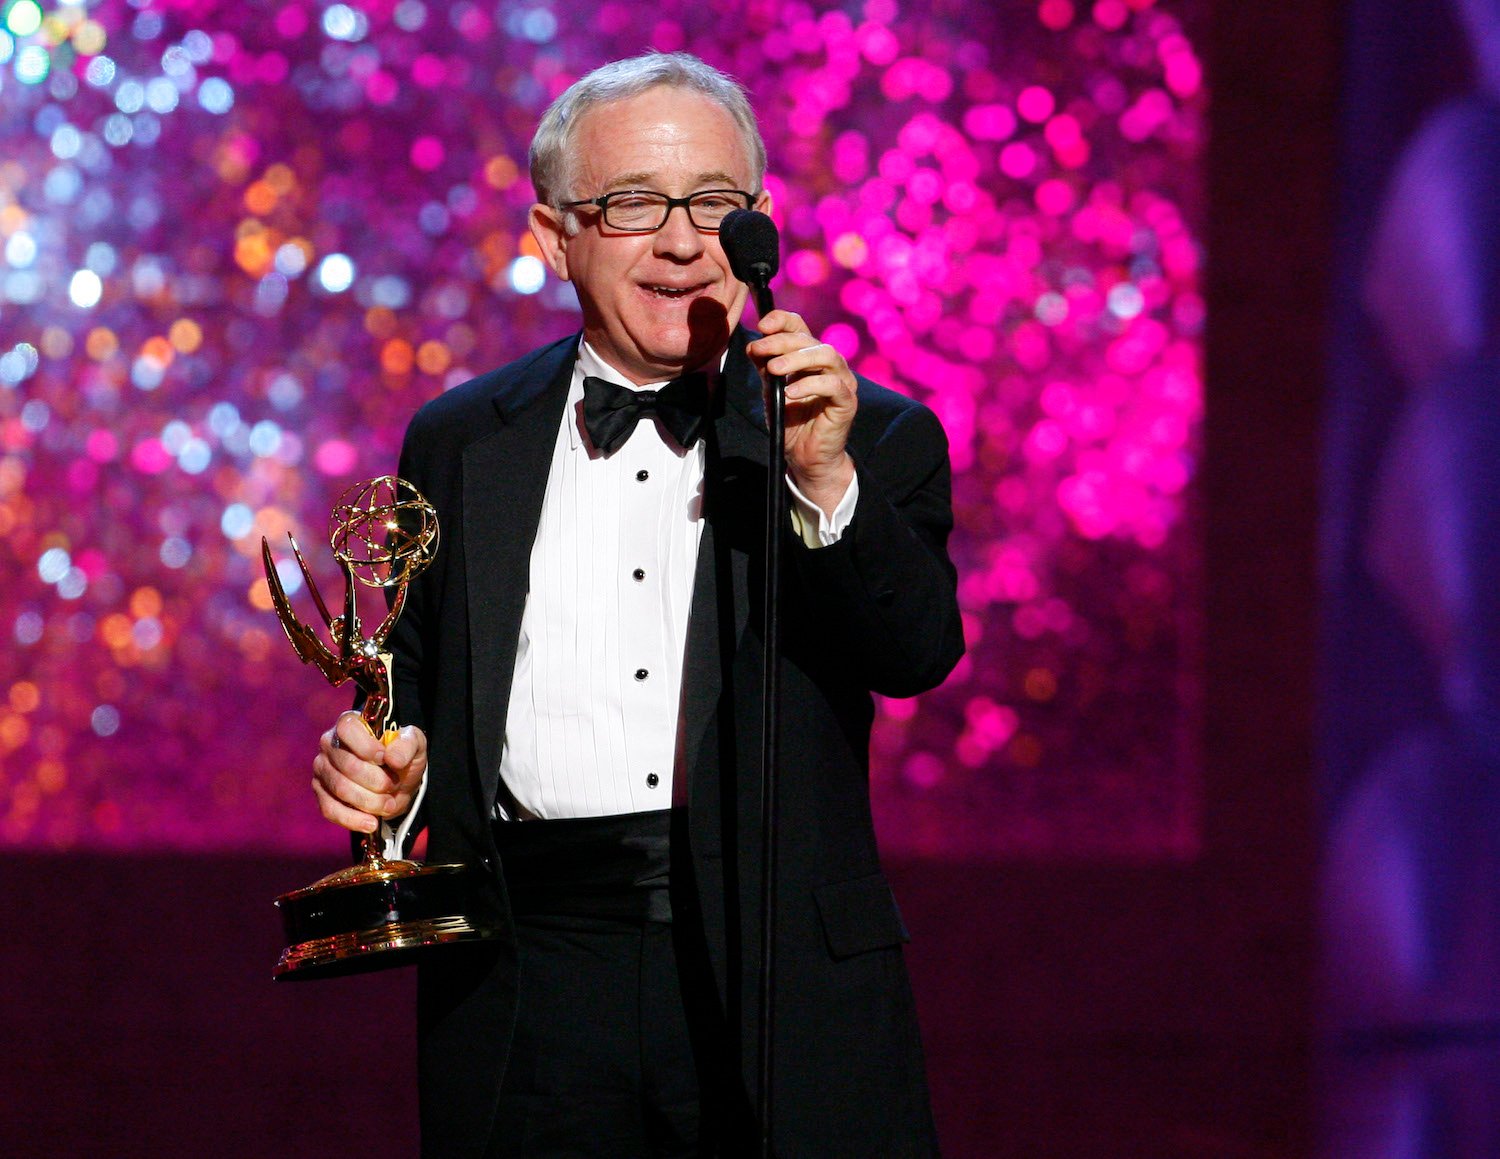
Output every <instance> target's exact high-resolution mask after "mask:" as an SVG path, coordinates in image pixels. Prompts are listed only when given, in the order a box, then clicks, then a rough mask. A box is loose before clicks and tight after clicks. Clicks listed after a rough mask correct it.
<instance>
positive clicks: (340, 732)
mask: <svg viewBox="0 0 1500 1159" xmlns="http://www.w3.org/2000/svg"><path fill="white" fill-rule="evenodd" d="M324 736H325V737H328V738H329V740H330V744H331V745H332V747H333V748H339V749H344V750H345V751H346V752H351V753H353V754H354V755H355V756H357V757H358V758H359V759H360V760H362V761H369V762H370V763H371V764H374V765H378V764H380V763H381V762H382V761H383V760H385V746H384V745H383V744H381V743H380V740H379V738H378V737H376V736H374V735H373V734H372V733H371V732H370V729H369V726H368V725H366V724H365V722H364V718H363V717H361V716H360V715H359V713H357V712H355V711H354V710H353V709H349V710H348V711H346V712H342V713H340V714H339V718H338V720H336V721H335V722H334V725H333V728H332V730H330V732H329V733H325V734H324Z"/></svg>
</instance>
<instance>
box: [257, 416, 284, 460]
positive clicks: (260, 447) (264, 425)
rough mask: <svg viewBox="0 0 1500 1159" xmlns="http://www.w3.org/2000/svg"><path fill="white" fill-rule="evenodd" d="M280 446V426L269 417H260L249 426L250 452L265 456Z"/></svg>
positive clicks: (272, 453) (271, 453) (274, 451)
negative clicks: (259, 419)
mask: <svg viewBox="0 0 1500 1159" xmlns="http://www.w3.org/2000/svg"><path fill="white" fill-rule="evenodd" d="M280 446H281V428H280V427H279V426H277V425H276V424H275V423H273V422H272V421H271V420H270V419H261V421H260V422H258V423H256V424H255V425H254V426H253V427H251V428H250V453H251V454H252V455H258V456H260V457H261V458H266V457H267V456H269V455H274V454H275V453H276V449H277V448H278V447H280Z"/></svg>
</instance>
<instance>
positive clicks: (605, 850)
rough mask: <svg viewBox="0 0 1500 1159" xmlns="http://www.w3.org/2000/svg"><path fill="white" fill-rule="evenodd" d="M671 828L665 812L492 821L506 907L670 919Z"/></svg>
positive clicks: (527, 913) (524, 912) (522, 913)
mask: <svg viewBox="0 0 1500 1159" xmlns="http://www.w3.org/2000/svg"><path fill="white" fill-rule="evenodd" d="M671 830H672V811H671V810H670V809H658V810H655V811H653V812H650V813H621V814H618V815H615V816H612V817H567V818H563V819H561V820H556V821H497V822H495V844H496V845H497V846H499V849H500V864H501V865H502V867H503V868H504V872H505V886H506V890H507V892H508V893H509V894H510V907H511V911H512V912H513V913H514V914H515V915H516V916H517V917H541V916H555V917H583V918H615V919H624V920H627V921H647V922H670V921H671V920H672V904H671V901H670V900H669V898H668V896H667V881H668V870H669V869H670V868H671Z"/></svg>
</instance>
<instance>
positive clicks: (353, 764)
mask: <svg viewBox="0 0 1500 1159" xmlns="http://www.w3.org/2000/svg"><path fill="white" fill-rule="evenodd" d="M357 727H358V728H359V729H360V731H361V732H363V731H364V725H362V724H361V725H359V726H357ZM361 747H363V748H364V749H365V751H369V750H368V746H361ZM374 756H375V757H377V758H378V759H379V760H381V761H382V762H383V761H384V759H385V748H384V746H382V745H380V744H379V742H376V752H375V753H374ZM318 761H322V762H325V763H326V764H327V766H328V767H329V769H330V770H332V771H333V772H335V773H337V774H339V775H340V776H342V777H345V778H347V779H348V780H350V781H353V782H354V783H355V784H357V785H363V786H364V787H365V788H367V789H370V790H371V791H372V792H376V793H389V792H390V791H391V790H392V789H393V788H394V787H395V784H396V778H395V777H394V776H392V775H391V773H390V772H388V771H387V770H386V768H385V767H384V765H383V764H375V763H373V762H371V761H369V760H366V759H365V758H364V757H361V756H359V755H358V754H357V753H356V752H354V750H352V749H350V748H348V747H346V746H345V745H344V744H343V742H342V740H341V737H340V734H339V733H337V732H333V731H331V730H330V731H329V732H325V733H324V734H323V736H322V738H321V743H320V744H319V746H318V756H317V758H316V759H315V760H314V762H313V767H314V768H316V767H317V763H318Z"/></svg>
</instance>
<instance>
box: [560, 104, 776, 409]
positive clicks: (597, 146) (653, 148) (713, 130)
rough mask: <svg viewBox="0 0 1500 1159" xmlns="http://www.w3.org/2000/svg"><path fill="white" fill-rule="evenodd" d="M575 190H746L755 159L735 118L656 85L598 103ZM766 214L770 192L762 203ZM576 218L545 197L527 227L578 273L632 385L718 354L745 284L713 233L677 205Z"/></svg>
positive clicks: (571, 277)
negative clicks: (644, 220) (653, 226)
mask: <svg viewBox="0 0 1500 1159" xmlns="http://www.w3.org/2000/svg"><path fill="white" fill-rule="evenodd" d="M574 143H575V149H576V155H575V157H574V163H573V188H571V189H569V190H568V191H567V193H568V196H567V198H566V199H567V200H574V199H581V198H586V197H599V196H601V195H602V194H605V193H611V192H613V191H615V190H618V189H649V190H653V191H655V192H657V193H665V194H667V195H668V196H670V197H686V196H688V195H689V194H692V193H696V192H699V191H700V190H704V189H744V190H748V191H750V192H752V193H753V192H755V190H754V187H753V185H752V184H751V163H750V156H749V153H748V151H747V150H746V148H745V143H744V140H743V137H742V135H741V133H740V130H739V127H738V126H737V125H736V124H735V122H734V118H733V117H731V116H730V115H729V113H728V112H727V111H726V110H725V109H723V108H722V107H721V106H720V105H718V104H716V103H714V102H713V101H711V100H710V99H708V98H707V97H705V96H702V95H701V94H699V93H695V92H692V91H691V90H687V89H678V88H668V87H658V88H654V89H650V90H648V91H647V92H644V93H642V94H640V95H639V96H636V97H631V98H629V99H627V100H623V101H615V102H613V103H611V104H608V105H600V106H598V107H597V108H594V109H592V110H590V111H589V112H588V113H586V114H585V115H584V118H583V120H581V121H580V122H579V124H578V130H577V134H576V136H575V138H574ZM756 208H757V209H759V210H761V211H762V212H765V211H767V210H768V209H769V208H770V198H769V197H768V196H762V198H761V200H760V201H758V202H757V203H756ZM577 223H578V225H579V226H580V227H581V228H580V229H579V231H578V232H577V233H575V234H571V235H570V234H569V233H568V232H567V230H566V228H565V225H566V220H565V215H560V214H559V213H558V212H557V211H556V210H553V209H551V208H549V207H547V206H544V205H536V206H533V207H532V210H531V231H532V234H533V235H534V236H535V237H536V239H537V241H538V242H539V243H540V245H541V247H542V252H543V255H544V256H545V258H546V259H547V264H548V265H550V266H551V267H552V270H553V272H554V273H556V274H557V276H558V277H560V278H563V279H565V280H566V281H570V282H572V283H573V287H574V289H575V290H577V292H578V301H579V304H580V305H581V306H582V307H583V326H584V337H585V338H587V339H588V341H589V344H590V345H591V346H593V347H594V349H595V350H596V351H597V352H598V353H599V355H600V356H601V357H602V358H604V360H605V361H607V362H608V363H610V365H612V366H614V367H615V368H616V369H617V370H619V371H621V372H622V373H624V374H625V375H627V376H628V377H629V378H630V380H631V381H632V382H634V383H637V384H640V383H646V382H659V381H661V380H662V379H667V378H672V377H674V376H675V375H677V374H679V373H681V372H682V371H684V370H693V369H696V368H698V367H700V366H703V365H704V364H706V363H708V362H710V361H711V360H713V359H714V358H716V357H717V356H718V355H719V354H720V353H721V352H722V351H723V349H724V346H725V344H726V343H727V342H728V340H729V332H730V330H732V329H733V328H734V326H735V324H736V323H738V322H739V318H740V312H741V311H742V310H743V309H744V306H745V297H746V293H747V291H746V288H745V285H744V283H743V282H741V281H739V280H738V279H737V278H736V277H735V276H734V275H733V274H732V273H731V272H730V270H729V262H728V261H727V260H726V259H725V257H724V251H723V250H722V249H721V248H720V246H719V237H718V234H717V233H702V232H700V231H698V230H697V229H695V228H694V227H693V225H692V223H691V222H690V221H689V220H688V216H687V213H686V211H685V210H683V209H681V208H676V209H673V210H672V212H671V214H670V215H669V216H668V218H667V224H666V225H664V226H662V228H661V229H659V230H657V231H656V232H655V233H634V234H622V233H617V232H615V231H613V230H611V229H609V228H608V227H606V226H605V225H604V222H603V218H602V216H601V214H600V211H599V210H598V209H597V208H595V207H592V206H585V207H583V208H582V209H581V210H579V211H578V213H577Z"/></svg>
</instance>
